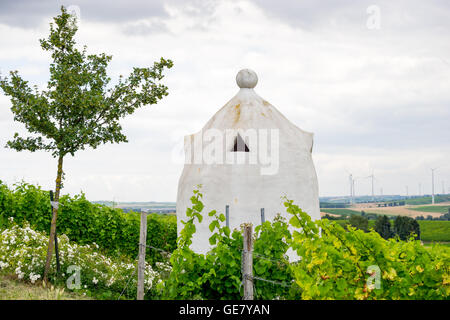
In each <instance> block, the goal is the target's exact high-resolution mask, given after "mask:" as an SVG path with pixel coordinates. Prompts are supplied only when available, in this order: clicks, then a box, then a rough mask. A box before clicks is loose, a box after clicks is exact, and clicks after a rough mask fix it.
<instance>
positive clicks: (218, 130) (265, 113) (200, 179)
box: [176, 69, 320, 253]
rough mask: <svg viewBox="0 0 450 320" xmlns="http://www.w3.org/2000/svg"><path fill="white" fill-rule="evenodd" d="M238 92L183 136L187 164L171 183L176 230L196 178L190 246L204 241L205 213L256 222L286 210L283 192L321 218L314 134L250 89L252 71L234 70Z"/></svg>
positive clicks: (203, 247)
mask: <svg viewBox="0 0 450 320" xmlns="http://www.w3.org/2000/svg"><path fill="white" fill-rule="evenodd" d="M236 82H237V84H238V86H239V88H240V90H239V92H238V93H237V94H236V95H235V96H234V97H233V98H232V99H231V100H230V101H228V102H227V104H225V106H224V107H222V108H221V109H220V110H219V111H218V112H217V113H216V114H215V115H214V116H213V117H212V118H211V119H210V120H209V121H208V123H206V125H205V126H204V127H203V129H202V130H201V131H200V132H198V133H195V134H193V135H189V136H186V137H185V141H184V144H185V155H186V163H185V165H184V169H183V173H182V174H181V177H180V180H179V184H178V196H177V208H176V211H177V220H178V232H180V230H181V228H182V227H183V224H182V223H181V220H184V221H186V219H187V218H186V209H187V208H189V207H191V206H192V205H191V201H190V197H191V196H192V194H193V193H192V191H193V190H194V189H195V188H196V186H197V185H199V184H201V185H202V189H201V191H202V193H203V203H204V205H205V208H204V210H203V219H204V220H203V222H202V223H201V224H197V232H196V233H195V235H194V237H193V243H192V246H191V248H192V249H193V250H194V251H196V252H199V253H205V252H206V251H207V250H208V249H209V247H210V245H209V241H208V239H209V237H210V236H211V232H210V230H209V223H210V222H211V218H210V217H209V216H208V215H207V213H208V212H209V211H211V210H217V212H222V213H225V208H226V206H227V205H228V206H229V226H230V228H231V230H233V229H234V228H239V227H240V225H241V224H242V223H244V222H251V223H253V225H254V226H257V225H259V224H261V208H264V216H265V220H271V219H273V218H274V217H275V216H276V214H277V213H280V214H281V215H283V216H285V217H288V214H287V213H286V210H285V207H284V205H283V200H282V199H281V197H282V196H284V195H285V196H287V198H288V199H292V200H294V203H296V204H298V205H299V206H300V207H301V208H302V209H303V210H304V211H306V212H307V213H308V214H309V215H310V216H311V217H312V219H313V220H316V219H320V209H319V195H318V183H317V176H316V171H315V169H314V164H313V160H312V157H311V152H312V146H313V134H312V133H309V132H306V131H303V130H301V129H300V128H298V127H297V126H296V125H294V124H293V123H292V122H290V121H289V120H288V119H287V118H286V117H284V116H283V115H282V114H281V113H280V112H279V111H278V110H277V109H275V107H274V106H272V105H271V104H270V103H269V102H267V101H265V100H264V99H263V98H261V97H260V96H259V95H257V94H256V92H255V91H254V90H253V88H254V87H255V86H256V84H257V82H258V78H257V76H256V73H255V72H253V71H252V70H249V69H244V70H241V71H239V73H238V74H237V76H236Z"/></svg>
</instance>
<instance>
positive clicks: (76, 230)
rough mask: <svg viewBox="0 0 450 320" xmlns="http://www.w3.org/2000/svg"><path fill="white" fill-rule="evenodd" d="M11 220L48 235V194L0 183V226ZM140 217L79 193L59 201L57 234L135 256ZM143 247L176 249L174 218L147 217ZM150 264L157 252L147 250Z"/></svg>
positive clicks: (152, 215) (22, 185)
mask: <svg viewBox="0 0 450 320" xmlns="http://www.w3.org/2000/svg"><path fill="white" fill-rule="evenodd" d="M8 217H14V220H15V221H16V222H17V223H18V224H22V223H23V222H24V221H28V222H29V223H30V225H31V226H32V227H33V228H34V229H35V230H39V231H45V232H47V233H48V232H49V230H50V222H51V207H50V200H49V191H44V190H42V189H41V188H40V187H39V186H38V187H36V186H34V185H31V184H28V183H25V182H22V183H19V184H15V185H14V187H12V188H8V186H7V185H6V184H4V183H3V182H2V181H1V180H0V227H2V225H3V226H5V225H7V224H8V219H7V218H8ZM139 224H140V214H139V213H136V212H128V213H124V212H123V211H122V210H121V209H113V208H110V207H107V206H104V205H100V204H93V203H91V202H89V201H88V200H86V197H85V195H84V194H83V193H81V194H80V195H75V196H73V197H70V196H68V195H64V196H62V197H61V199H60V210H59V213H58V222H57V232H58V233H61V234H62V233H63V234H66V235H67V236H68V237H69V238H70V239H73V241H75V242H78V243H80V244H88V243H93V242H95V243H97V244H98V245H99V246H100V248H102V250H104V251H106V252H108V253H113V254H126V255H128V256H130V257H136V256H137V254H138V248H139ZM147 231H148V232H147V244H148V245H151V246H154V247H158V248H162V249H164V250H166V251H170V252H171V251H173V250H174V249H175V247H176V237H177V225H176V217H175V216H169V215H159V214H149V215H148V222H147ZM147 256H148V258H149V260H150V261H152V260H159V258H160V257H161V256H160V253H159V252H157V251H155V250H151V249H148V251H147Z"/></svg>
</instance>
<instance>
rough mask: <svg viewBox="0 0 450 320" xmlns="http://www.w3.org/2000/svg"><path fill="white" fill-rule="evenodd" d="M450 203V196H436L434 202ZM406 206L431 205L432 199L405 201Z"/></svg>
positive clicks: (422, 198)
mask: <svg viewBox="0 0 450 320" xmlns="http://www.w3.org/2000/svg"><path fill="white" fill-rule="evenodd" d="M446 201H450V195H448V194H447V195H436V196H435V197H434V202H435V203H439V202H446ZM405 202H406V204H412V205H420V204H431V197H418V198H410V199H405Z"/></svg>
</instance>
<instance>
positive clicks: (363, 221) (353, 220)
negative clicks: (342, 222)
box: [348, 214, 369, 232]
mask: <svg viewBox="0 0 450 320" xmlns="http://www.w3.org/2000/svg"><path fill="white" fill-rule="evenodd" d="M348 223H349V224H350V225H351V226H352V227H355V228H357V229H361V230H363V231H364V232H367V230H368V229H369V220H367V218H366V217H364V216H360V215H357V214H352V215H351V216H350V219H349V220H348Z"/></svg>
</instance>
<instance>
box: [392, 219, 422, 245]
mask: <svg viewBox="0 0 450 320" xmlns="http://www.w3.org/2000/svg"><path fill="white" fill-rule="evenodd" d="M394 232H395V233H396V234H397V235H398V236H399V238H400V239H401V240H407V239H408V238H409V237H410V236H411V233H414V234H415V235H416V236H417V238H418V239H420V225H419V223H418V222H417V221H416V220H414V219H413V218H411V217H405V216H397V218H395V220H394Z"/></svg>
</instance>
